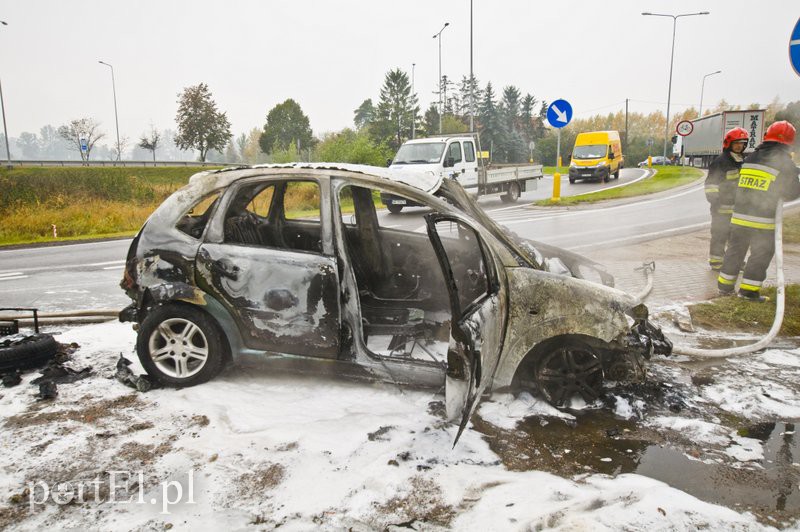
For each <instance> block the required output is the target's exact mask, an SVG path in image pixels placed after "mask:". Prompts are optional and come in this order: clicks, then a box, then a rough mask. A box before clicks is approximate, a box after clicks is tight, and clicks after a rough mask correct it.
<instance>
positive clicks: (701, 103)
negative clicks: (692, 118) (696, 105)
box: [697, 70, 722, 118]
mask: <svg viewBox="0 0 800 532" xmlns="http://www.w3.org/2000/svg"><path fill="white" fill-rule="evenodd" d="M720 72H722V70H717V71H716V72H712V73H711V74H706V75H705V76H703V83H701V84H700V111H699V112H698V113H697V118H703V91H704V90H705V88H706V78H707V77H708V76H713V75H714V74H719V73H720Z"/></svg>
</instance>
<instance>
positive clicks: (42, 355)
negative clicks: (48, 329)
mask: <svg viewBox="0 0 800 532" xmlns="http://www.w3.org/2000/svg"><path fill="white" fill-rule="evenodd" d="M57 351H58V342H56V340H55V338H53V337H52V336H51V335H49V334H34V335H31V336H27V337H25V338H23V339H22V340H18V341H16V342H13V343H11V344H10V345H8V346H5V347H0V373H2V372H6V371H13V370H15V369H29V368H35V367H37V366H43V365H44V364H45V363H46V362H47V361H49V360H50V359H51V358H53V357H54V356H55V354H56V352H57Z"/></svg>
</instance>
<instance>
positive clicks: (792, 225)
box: [783, 211, 800, 244]
mask: <svg viewBox="0 0 800 532" xmlns="http://www.w3.org/2000/svg"><path fill="white" fill-rule="evenodd" d="M783 243H784V244H800V211H795V212H793V213H790V214H787V215H786V216H784V217H783Z"/></svg>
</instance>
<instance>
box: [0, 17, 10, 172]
mask: <svg viewBox="0 0 800 532" xmlns="http://www.w3.org/2000/svg"><path fill="white" fill-rule="evenodd" d="M0 24H2V25H3V26H8V23H7V22H6V21H5V20H0ZM0 111H2V114H3V138H4V139H5V140H6V161H7V162H8V166H11V149H10V148H9V147H8V128H6V106H5V104H4V103H3V84H2V83H0Z"/></svg>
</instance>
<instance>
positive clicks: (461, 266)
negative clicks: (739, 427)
mask: <svg viewBox="0 0 800 532" xmlns="http://www.w3.org/2000/svg"><path fill="white" fill-rule="evenodd" d="M402 179H403V180H404V182H399V181H398V178H397V176H396V175H392V174H390V172H389V171H388V170H387V169H385V168H383V169H382V168H373V167H365V166H357V165H341V164H329V165H325V164H313V165H312V164H301V163H297V164H294V165H289V166H262V167H248V168H237V169H226V170H219V171H213V172H201V173H199V174H196V175H194V176H193V177H192V178H191V179H190V181H189V184H188V185H187V186H185V187H184V188H182V189H180V190H179V191H177V192H175V193H174V194H173V195H172V196H170V197H169V198H168V199H167V200H166V201H164V203H163V204H162V205H161V206H160V207H159V208H158V209H157V210H156V211H155V212H154V213H153V214H152V215H151V216H150V218H149V219H148V220H147V222H146V223H145V225H144V226H143V228H142V229H141V231H140V232H139V234H138V235H137V236H136V237H135V238H134V240H133V242H132V244H131V247H130V251H129V254H128V259H127V264H126V268H125V274H124V278H123V281H122V287H123V289H124V290H125V291H126V293H127V294H128V295H129V296H130V297H131V299H132V300H133V303H132V304H131V305H130V306H129V307H127V308H126V309H125V310H123V311H122V313H121V314H120V319H121V320H122V321H133V322H136V324H137V325H136V327H137V329H138V337H137V344H136V348H137V353H138V356H139V358H140V360H141V363H142V365H143V366H144V368H145V369H146V371H147V372H148V374H149V375H150V376H151V377H153V378H155V379H156V380H158V381H160V382H161V383H162V384H166V385H171V386H178V387H180V386H192V385H196V384H200V383H202V382H205V381H207V380H209V379H211V378H212V377H214V376H215V375H216V374H217V373H218V372H219V371H220V370H221V369H222V368H223V366H224V365H225V364H226V363H227V362H228V361H230V360H235V359H246V358H250V357H256V358H263V357H269V358H271V359H272V362H274V363H276V364H278V365H280V364H282V363H283V364H285V365H286V367H293V368H297V367H303V368H309V367H312V366H316V367H317V368H319V367H320V366H321V367H322V368H325V367H326V365H328V367H330V365H331V364H333V365H334V366H336V368H337V369H338V370H341V371H343V372H345V373H349V374H353V375H357V376H364V377H369V378H378V379H384V380H387V381H391V382H396V383H403V384H405V383H413V384H416V385H421V386H433V387H443V388H444V390H445V398H446V410H447V415H448V417H449V418H450V419H453V420H459V421H460V422H461V429H462V430H463V427H464V426H465V424H466V422H467V420H468V419H469V416H470V415H471V413H472V411H473V410H474V408H475V406H476V403H477V401H478V400H479V398H480V397H481V395H482V394H483V393H484V392H487V391H491V390H498V389H512V388H527V389H531V390H532V391H534V392H539V393H540V394H541V395H543V396H544V397H545V398H546V399H547V400H548V401H550V402H551V403H553V404H555V405H558V406H563V405H566V404H568V403H569V401H570V400H571V399H572V398H573V396H580V397H582V398H583V400H585V401H586V402H591V401H593V400H595V399H596V398H597V397H598V395H599V394H600V393H601V392H602V388H601V385H602V382H603V380H604V379H613V380H622V379H627V378H631V377H635V376H637V375H639V374H641V371H642V370H641V367H642V366H641V364H642V359H643V358H649V357H650V355H651V354H653V353H654V352H656V353H664V354H669V352H670V349H671V345H670V344H669V342H668V340H666V339H665V338H664V337H663V335H662V334H661V332H660V331H659V330H658V329H657V328H655V327H654V326H652V325H651V324H650V323H649V322H648V320H647V309H646V307H644V305H641V304H638V302H637V301H636V300H635V299H634V297H633V296H630V295H628V294H625V293H623V292H620V291H618V290H616V289H614V288H612V287H609V286H605V285H604V284H603V283H605V284H611V277H610V276H609V275H607V274H605V273H604V272H602V271H600V270H599V269H598V268H597V265H596V264H594V263H591V262H590V261H588V260H585V259H582V258H581V257H580V256H578V255H575V254H572V253H569V252H565V251H562V250H558V249H557V248H553V247H551V246H542V245H540V244H536V243H534V242H530V241H525V240H524V239H521V238H519V237H518V236H516V235H513V234H511V233H509V232H507V231H506V230H505V229H504V228H503V227H501V226H499V225H497V224H495V223H494V222H493V221H492V220H491V219H489V217H488V216H486V214H485V213H484V211H483V210H482V209H480V207H479V206H478V205H477V203H476V202H475V201H474V200H473V199H472V198H471V197H470V196H469V195H468V194H467V193H466V192H465V191H464V189H463V188H461V186H460V185H459V184H458V183H457V182H456V181H455V180H453V179H448V178H444V179H443V178H442V177H441V176H436V175H434V174H433V173H423V174H403V176H402ZM429 191H436V196H434V195H431V194H430V193H429ZM382 193H384V194H385V193H390V194H393V195H395V196H398V197H405V198H408V199H409V200H411V201H414V202H415V203H419V204H421V205H424V206H426V207H427V208H428V209H429V212H428V213H427V214H426V215H425V216H424V221H423V219H419V221H418V223H416V224H414V223H413V220H412V225H414V227H409V228H399V227H395V226H394V224H396V223H397V219H396V218H392V217H388V216H385V215H384V213H383V212H381V211H380V210H378V209H376V204H378V205H379V201H380V195H381V194H382ZM389 222H391V223H389ZM423 223H424V225H423ZM590 274H594V275H595V276H596V280H597V281H598V282H593V281H590V280H588V279H587V277H588V276H589V275H590ZM272 362H271V363H272Z"/></svg>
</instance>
